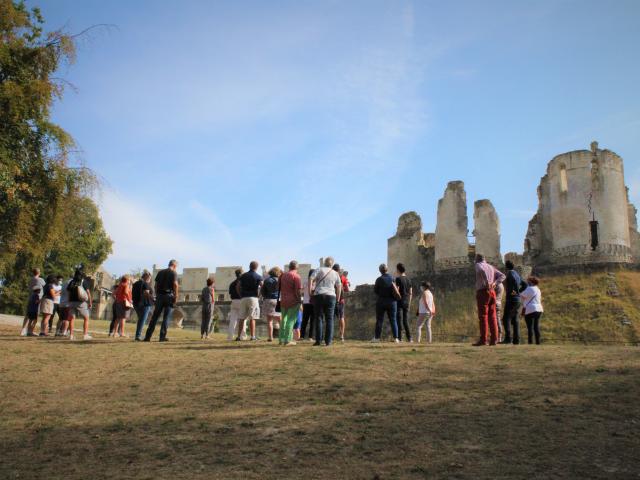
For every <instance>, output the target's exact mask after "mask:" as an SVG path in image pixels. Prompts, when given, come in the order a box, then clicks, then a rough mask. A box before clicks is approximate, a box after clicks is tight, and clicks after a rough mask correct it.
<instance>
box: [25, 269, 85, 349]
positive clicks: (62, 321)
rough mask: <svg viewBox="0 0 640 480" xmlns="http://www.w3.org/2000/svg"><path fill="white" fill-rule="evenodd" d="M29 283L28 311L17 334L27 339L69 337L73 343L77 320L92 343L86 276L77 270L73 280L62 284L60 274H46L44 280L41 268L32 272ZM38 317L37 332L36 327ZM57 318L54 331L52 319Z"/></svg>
mask: <svg viewBox="0 0 640 480" xmlns="http://www.w3.org/2000/svg"><path fill="white" fill-rule="evenodd" d="M32 274H33V276H32V277H31V280H30V281H29V292H30V293H29V300H28V302H27V312H26V315H25V317H24V319H23V322H22V330H21V332H20V334H21V335H22V336H26V337H36V336H41V337H45V336H49V335H52V334H54V335H55V336H56V337H68V338H69V340H74V339H75V335H74V333H73V332H74V328H73V327H74V321H75V318H76V317H81V318H82V319H83V320H84V324H83V337H82V338H83V339H84V340H91V339H92V337H91V335H89V316H90V311H91V295H89V292H88V290H89V288H88V285H87V283H86V279H85V275H84V273H83V272H82V270H81V269H77V270H76V271H75V273H74V275H73V277H72V278H70V279H68V280H67V281H66V282H64V281H63V280H64V278H63V277H62V276H61V275H57V276H55V275H49V276H47V278H46V279H43V278H42V277H41V276H40V269H38V268H35V269H33V271H32ZM39 316H41V323H40V333H39V334H38V335H36V333H35V328H36V326H37V323H38V317H39ZM56 316H57V317H58V321H57V323H56V327H55V333H54V331H53V320H54V317H56Z"/></svg>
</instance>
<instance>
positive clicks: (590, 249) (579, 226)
mask: <svg viewBox="0 0 640 480" xmlns="http://www.w3.org/2000/svg"><path fill="white" fill-rule="evenodd" d="M538 201H539V205H538V212H537V213H536V215H535V216H534V217H533V218H532V219H531V221H530V222H529V229H528V232H527V236H526V239H525V261H526V262H527V263H529V264H535V265H572V264H588V263H630V262H632V261H633V260H632V258H633V252H632V237H633V236H634V235H633V232H634V231H635V228H634V227H633V225H630V219H631V217H632V215H631V208H632V207H630V204H629V201H628V198H627V193H626V188H625V184H624V168H623V162H622V158H620V157H619V156H618V155H616V154H615V153H614V152H612V151H610V150H601V149H599V148H598V144H597V142H593V143H592V144H591V149H590V150H577V151H573V152H568V153H564V154H561V155H558V156H556V157H555V158H553V159H552V160H551V162H549V165H548V166H547V173H546V175H545V176H544V177H542V179H541V181H540V186H539V187H538Z"/></svg>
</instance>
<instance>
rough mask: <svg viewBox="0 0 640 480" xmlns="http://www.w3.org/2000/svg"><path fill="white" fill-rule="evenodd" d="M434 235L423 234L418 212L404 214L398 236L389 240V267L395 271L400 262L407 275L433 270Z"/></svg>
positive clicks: (399, 222)
mask: <svg viewBox="0 0 640 480" xmlns="http://www.w3.org/2000/svg"><path fill="white" fill-rule="evenodd" d="M432 242H433V235H432V234H423V233H422V219H421V218H420V216H419V215H418V214H417V213H416V212H407V213H403V214H402V215H401V216H400V218H399V219H398V230H397V231H396V234H395V235H394V236H393V237H391V238H390V239H389V240H387V265H388V266H389V270H390V271H394V270H395V268H396V265H397V264H398V263H400V262H402V263H404V264H405V266H406V267H407V275H409V276H414V275H417V274H421V273H425V272H429V271H431V270H433V245H432Z"/></svg>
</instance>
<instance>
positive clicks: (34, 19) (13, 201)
mask: <svg viewBox="0 0 640 480" xmlns="http://www.w3.org/2000/svg"><path fill="white" fill-rule="evenodd" d="M43 24H44V20H43V18H42V15H41V14H40V11H39V10H38V9H37V8H34V9H32V10H28V9H27V8H26V6H25V4H24V2H23V1H19V2H16V1H12V0H0V308H4V309H7V310H12V311H16V310H21V309H22V304H23V303H24V300H25V299H21V300H20V301H19V300H18V299H17V291H18V290H20V289H21V288H22V291H23V292H24V287H25V286H26V282H27V279H28V276H29V272H30V270H31V269H32V268H33V267H35V266H39V267H42V266H44V265H46V264H47V262H49V263H48V265H55V266H56V267H57V268H60V269H68V268H69V267H70V266H71V265H67V264H64V262H65V261H67V260H68V261H77V260H79V259H80V258H79V256H82V255H86V256H87V257H86V258H83V259H82V260H83V262H81V263H86V264H92V265H95V264H96V262H102V261H104V259H105V258H106V256H107V255H108V254H109V253H110V251H111V240H110V239H109V238H108V237H107V235H106V233H105V232H104V229H103V228H102V225H101V224H102V222H101V221H99V220H100V219H99V215H98V212H97V208H95V204H93V202H92V201H91V199H90V198H89V195H90V194H91V191H92V189H93V188H94V187H95V186H96V185H97V182H96V180H95V177H94V175H93V174H92V173H91V172H90V171H89V170H88V169H86V168H82V167H77V166H72V165H71V164H70V155H71V153H72V151H73V148H74V142H73V139H72V138H71V136H70V135H69V134H68V133H67V132H65V131H64V130H63V129H62V128H60V127H59V126H58V125H55V124H54V123H53V122H51V119H50V110H51V107H52V105H53V103H54V101H56V100H58V99H60V98H61V97H62V93H63V90H64V85H65V83H64V81H63V80H60V79H57V78H56V77H55V76H54V75H55V72H56V71H57V70H58V69H59V68H60V67H61V66H62V65H64V64H72V63H73V62H74V61H75V44H74V36H73V35H69V34H67V33H65V32H63V31H62V30H56V31H52V32H49V33H47V34H44V33H43ZM90 205H93V209H94V210H92V208H91V206H90ZM69 210H72V211H73V212H74V214H75V213H76V210H77V211H78V212H84V213H85V214H87V215H88V217H87V218H86V219H82V222H84V221H85V220H86V221H87V222H94V224H95V225H97V223H96V219H97V220H98V221H99V224H100V229H99V230H98V231H97V232H96V237H95V238H93V240H89V239H88V238H87V235H86V234H84V233H83V234H81V235H80V236H79V237H75V238H74V240H73V241H74V242H76V241H87V242H88V243H87V244H85V245H84V246H83V249H78V254H77V255H69V250H68V248H69V245H66V244H64V242H69V241H70V238H69V237H68V235H67V231H66V230H67V229H68V227H69V223H68V222H66V221H65V220H67V219H68V218H67V217H68V215H69V213H68V212H69ZM73 228H75V227H73ZM98 237H100V238H98ZM79 239H83V240H79ZM92 248H93V249H94V251H91V252H89V250H91V249H92ZM64 252H67V253H64ZM52 255H53V256H52ZM65 259H66V260H65ZM22 296H24V293H23V294H22Z"/></svg>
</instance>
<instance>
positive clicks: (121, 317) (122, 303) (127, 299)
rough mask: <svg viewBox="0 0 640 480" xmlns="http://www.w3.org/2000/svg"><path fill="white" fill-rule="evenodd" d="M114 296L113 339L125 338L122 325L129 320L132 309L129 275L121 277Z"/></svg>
mask: <svg viewBox="0 0 640 480" xmlns="http://www.w3.org/2000/svg"><path fill="white" fill-rule="evenodd" d="M114 296H115V305H116V325H115V328H114V329H113V332H114V337H115V336H120V337H126V335H125V333H124V324H125V322H126V321H127V320H129V318H131V308H132V307H133V297H132V295H131V280H130V278H129V275H123V276H122V278H120V283H119V284H118V288H116V293H115V295H114Z"/></svg>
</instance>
